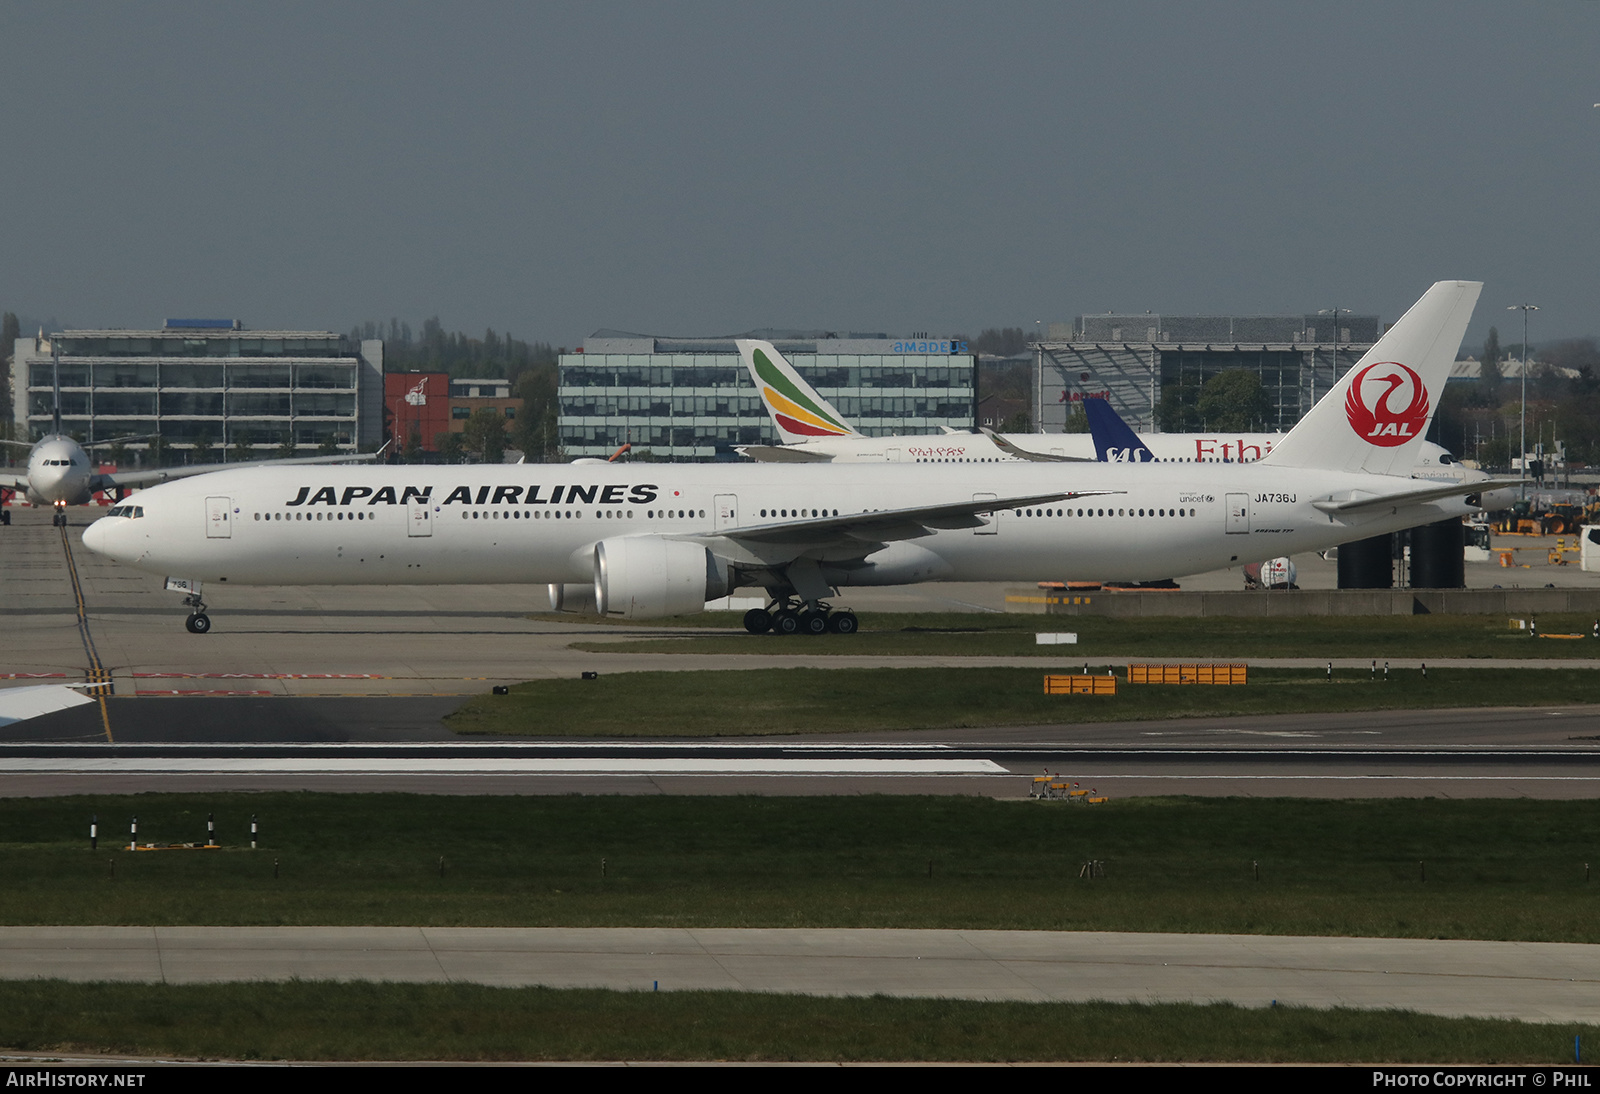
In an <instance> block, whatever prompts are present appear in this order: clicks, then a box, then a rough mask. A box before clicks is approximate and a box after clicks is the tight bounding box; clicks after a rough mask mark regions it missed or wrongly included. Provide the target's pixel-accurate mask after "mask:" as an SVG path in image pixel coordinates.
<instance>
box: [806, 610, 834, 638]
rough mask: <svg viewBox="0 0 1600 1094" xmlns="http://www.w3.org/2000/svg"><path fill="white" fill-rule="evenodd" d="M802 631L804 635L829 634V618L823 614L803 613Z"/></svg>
mask: <svg viewBox="0 0 1600 1094" xmlns="http://www.w3.org/2000/svg"><path fill="white" fill-rule="evenodd" d="M800 631H801V633H802V634H827V633H828V617H827V616H826V615H825V614H823V613H822V612H801V613H800Z"/></svg>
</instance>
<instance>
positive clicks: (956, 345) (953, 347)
mask: <svg viewBox="0 0 1600 1094" xmlns="http://www.w3.org/2000/svg"><path fill="white" fill-rule="evenodd" d="M893 352H895V353H966V352H967V344H966V343H965V342H896V343H895V344H894V351H893Z"/></svg>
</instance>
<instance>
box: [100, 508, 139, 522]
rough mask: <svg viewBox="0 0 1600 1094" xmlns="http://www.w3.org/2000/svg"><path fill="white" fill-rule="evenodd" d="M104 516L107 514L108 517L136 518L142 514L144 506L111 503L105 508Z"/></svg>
mask: <svg viewBox="0 0 1600 1094" xmlns="http://www.w3.org/2000/svg"><path fill="white" fill-rule="evenodd" d="M106 516H108V517H127V518H129V519H130V520H133V519H137V518H139V517H142V516H144V506H142V505H113V506H112V507H111V508H110V509H108V510H106Z"/></svg>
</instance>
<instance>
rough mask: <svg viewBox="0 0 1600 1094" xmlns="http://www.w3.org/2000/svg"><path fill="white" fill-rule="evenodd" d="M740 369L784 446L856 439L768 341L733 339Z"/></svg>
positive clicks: (835, 412)
mask: <svg viewBox="0 0 1600 1094" xmlns="http://www.w3.org/2000/svg"><path fill="white" fill-rule="evenodd" d="M735 341H736V342H737V343H738V346H739V356H740V357H742V358H744V367H745V368H747V369H749V370H750V378H751V379H752V380H754V381H755V382H756V390H757V391H759V392H761V401H762V402H763V403H765V404H766V406H767V413H768V414H770V415H772V424H773V425H775V426H777V427H778V435H779V436H780V437H782V438H783V443H784V444H798V443H800V442H801V441H809V440H814V439H816V438H817V437H859V436H860V435H861V434H859V433H858V432H856V430H854V429H852V428H850V424H849V423H848V422H846V421H845V420H844V415H843V414H840V413H839V412H838V411H837V410H835V409H834V408H833V406H832V404H830V403H829V402H828V400H826V399H824V398H823V397H822V396H821V395H818V394H817V393H816V391H814V390H813V389H812V387H811V385H810V384H808V383H806V382H805V381H804V380H802V379H801V378H800V374H799V373H798V372H796V371H795V370H794V366H793V365H791V364H789V362H788V361H785V360H784V359H783V354H781V353H779V352H778V351H777V349H775V348H774V347H773V345H772V343H771V342H760V341H756V340H755V339H750V338H739V339H735Z"/></svg>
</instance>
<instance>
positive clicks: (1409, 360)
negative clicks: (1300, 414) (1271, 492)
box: [1261, 281, 1483, 475]
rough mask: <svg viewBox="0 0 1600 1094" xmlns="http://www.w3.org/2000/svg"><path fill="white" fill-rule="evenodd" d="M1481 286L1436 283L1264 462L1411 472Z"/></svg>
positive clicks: (1466, 282)
mask: <svg viewBox="0 0 1600 1094" xmlns="http://www.w3.org/2000/svg"><path fill="white" fill-rule="evenodd" d="M1482 289H1483V283H1482V282H1479V281H1440V282H1439V283H1437V284H1436V285H1434V286H1433V287H1432V288H1431V289H1429V290H1428V291H1427V292H1426V293H1424V294H1423V296H1422V299H1421V300H1418V301H1417V302H1416V303H1415V304H1413V305H1412V306H1411V310H1410V311H1408V312H1406V313H1405V315H1403V316H1401V317H1400V321H1399V322H1398V323H1396V324H1395V325H1394V326H1393V327H1391V328H1390V329H1389V332H1388V333H1387V334H1385V335H1384V336H1383V337H1382V338H1380V339H1378V342H1377V344H1376V345H1374V346H1373V347H1372V348H1371V349H1370V350H1368V351H1367V352H1366V355H1365V356H1363V357H1362V358H1361V360H1360V361H1358V362H1357V363H1356V366H1355V367H1354V368H1352V369H1351V370H1350V371H1349V373H1347V374H1346V375H1345V377H1344V378H1343V379H1341V380H1340V381H1339V382H1338V383H1337V384H1334V385H1333V390H1331V391H1329V392H1328V394H1326V395H1324V396H1323V397H1322V398H1321V399H1320V400H1318V402H1317V405H1316V406H1314V407H1312V408H1311V411H1310V413H1308V414H1307V415H1306V416H1305V417H1304V418H1302V419H1300V422H1299V424H1297V425H1296V426H1295V427H1294V428H1293V429H1291V430H1290V431H1289V433H1288V435H1287V436H1285V437H1284V438H1283V440H1281V441H1279V442H1278V444H1277V445H1276V447H1274V448H1273V450H1272V451H1271V452H1269V453H1268V454H1267V455H1266V457H1265V458H1264V459H1262V461H1261V462H1262V463H1264V464H1277V465H1279V466H1282V467H1316V468H1327V469H1329V470H1336V471H1366V472H1368V473H1370V474H1374V475H1409V474H1411V469H1412V467H1413V466H1415V465H1416V462H1417V455H1418V452H1419V451H1420V450H1421V448H1422V439H1423V435H1424V434H1426V433H1427V432H1428V426H1429V424H1430V423H1432V421H1433V415H1434V412H1435V411H1436V410H1438V408H1439V400H1440V398H1441V397H1442V396H1443V395H1444V385H1445V381H1446V380H1447V379H1449V377H1450V365H1451V363H1452V362H1453V361H1454V360H1455V358H1456V350H1458V349H1459V348H1460V347H1461V336H1462V335H1463V334H1465V333H1466V330H1467V321H1468V320H1470V319H1471V318H1472V308H1473V305H1475V304H1476V303H1477V302H1478V293H1479V292H1480V291H1481V290H1482Z"/></svg>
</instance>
